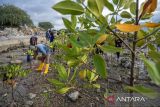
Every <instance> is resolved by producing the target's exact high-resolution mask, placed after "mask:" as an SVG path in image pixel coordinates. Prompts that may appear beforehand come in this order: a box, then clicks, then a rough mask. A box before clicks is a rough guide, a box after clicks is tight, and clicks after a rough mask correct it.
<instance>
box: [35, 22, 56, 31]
mask: <svg viewBox="0 0 160 107" xmlns="http://www.w3.org/2000/svg"><path fill="white" fill-rule="evenodd" d="M38 26H39V27H41V28H43V29H45V30H48V29H50V28H53V24H52V23H51V22H39V23H38Z"/></svg>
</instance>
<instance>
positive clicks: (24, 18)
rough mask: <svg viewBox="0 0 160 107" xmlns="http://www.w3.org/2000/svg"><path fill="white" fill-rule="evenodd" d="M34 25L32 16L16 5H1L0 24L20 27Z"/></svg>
mask: <svg viewBox="0 0 160 107" xmlns="http://www.w3.org/2000/svg"><path fill="white" fill-rule="evenodd" d="M25 24H26V25H29V26H31V25H33V22H32V20H31V19H30V16H29V15H28V14H27V13H26V12H25V11H24V10H22V9H20V8H18V7H16V6H14V5H0V26H11V27H18V26H23V25H25Z"/></svg>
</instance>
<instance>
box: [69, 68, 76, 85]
mask: <svg viewBox="0 0 160 107" xmlns="http://www.w3.org/2000/svg"><path fill="white" fill-rule="evenodd" d="M76 76H77V70H75V69H74V73H73V75H72V77H71V79H70V82H72V81H74V80H75V78H76Z"/></svg>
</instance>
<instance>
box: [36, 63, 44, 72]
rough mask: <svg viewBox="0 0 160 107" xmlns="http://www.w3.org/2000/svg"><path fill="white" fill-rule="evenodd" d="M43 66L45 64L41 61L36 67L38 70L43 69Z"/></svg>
mask: <svg viewBox="0 0 160 107" xmlns="http://www.w3.org/2000/svg"><path fill="white" fill-rule="evenodd" d="M43 66H44V63H42V62H41V63H40V64H39V67H38V68H37V69H36V70H37V71H42V69H43Z"/></svg>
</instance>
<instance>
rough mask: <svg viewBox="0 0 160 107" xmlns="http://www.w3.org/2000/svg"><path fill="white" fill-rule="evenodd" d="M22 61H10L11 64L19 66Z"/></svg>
mask: <svg viewBox="0 0 160 107" xmlns="http://www.w3.org/2000/svg"><path fill="white" fill-rule="evenodd" d="M22 62H23V61H22V60H12V61H10V63H11V64H21V63H22Z"/></svg>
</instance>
